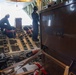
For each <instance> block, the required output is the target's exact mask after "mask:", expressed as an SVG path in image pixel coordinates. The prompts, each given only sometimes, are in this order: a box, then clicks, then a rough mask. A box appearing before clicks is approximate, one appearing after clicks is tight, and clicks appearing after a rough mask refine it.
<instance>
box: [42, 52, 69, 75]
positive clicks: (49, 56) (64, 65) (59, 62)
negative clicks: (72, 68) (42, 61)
mask: <svg viewBox="0 0 76 75" xmlns="http://www.w3.org/2000/svg"><path fill="white" fill-rule="evenodd" d="M42 53H43V54H44V55H45V56H46V57H48V58H50V59H51V60H52V61H54V62H56V64H58V65H59V66H61V67H62V68H64V69H65V70H64V74H63V75H68V74H69V66H67V65H66V64H64V63H62V62H61V61H59V60H57V59H56V58H54V57H52V56H51V55H49V54H47V53H45V52H44V51H42Z"/></svg>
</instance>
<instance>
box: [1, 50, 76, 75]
mask: <svg viewBox="0 0 76 75" xmlns="http://www.w3.org/2000/svg"><path fill="white" fill-rule="evenodd" d="M23 56H24V57H23ZM43 57H44V58H43ZM45 57H46V58H48V60H47V59H46V58H45ZM11 59H13V61H14V62H13V64H12V65H10V66H8V67H7V68H4V69H2V70H0V73H1V75H51V74H52V75H76V74H73V73H72V70H71V69H70V68H71V67H73V66H72V65H71V67H70V66H67V65H65V64H64V63H62V62H60V61H59V60H57V59H55V58H54V57H52V56H50V55H48V54H47V53H45V52H44V51H42V50H40V49H36V50H33V51H29V52H26V53H25V52H22V53H21V54H20V57H17V58H16V56H14V55H13V56H12V58H11ZM17 60H18V61H17ZM42 60H47V63H48V62H50V61H51V64H50V65H51V66H50V65H49V64H45V61H44V62H43V61H42ZM52 64H53V65H52ZM48 65H49V66H48ZM47 68H48V69H49V71H50V72H51V74H50V73H49V71H48V70H47ZM50 68H51V69H50ZM58 69H60V71H59V70H58ZM70 71H71V72H70Z"/></svg>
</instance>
